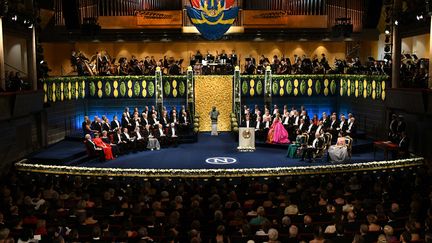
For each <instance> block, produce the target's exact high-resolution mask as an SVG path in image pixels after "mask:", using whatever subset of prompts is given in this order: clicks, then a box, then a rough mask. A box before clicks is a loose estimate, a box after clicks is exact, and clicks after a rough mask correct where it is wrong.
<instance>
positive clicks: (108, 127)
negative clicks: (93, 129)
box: [102, 117, 112, 132]
mask: <svg viewBox="0 0 432 243" xmlns="http://www.w3.org/2000/svg"><path fill="white" fill-rule="evenodd" d="M103 131H106V132H111V131H112V130H111V123H110V121H109V120H108V118H106V117H104V118H103V120H102V132H103Z"/></svg>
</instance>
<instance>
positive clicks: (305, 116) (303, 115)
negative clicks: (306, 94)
mask: <svg viewBox="0 0 432 243" xmlns="http://www.w3.org/2000/svg"><path fill="white" fill-rule="evenodd" d="M300 118H302V119H303V120H304V122H305V124H306V126H307V127H309V125H310V119H309V115H308V113H307V111H306V110H305V109H304V107H303V106H302V109H301V113H300Z"/></svg>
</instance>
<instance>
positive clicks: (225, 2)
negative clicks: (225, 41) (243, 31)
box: [186, 0, 239, 40]
mask: <svg viewBox="0 0 432 243" xmlns="http://www.w3.org/2000/svg"><path fill="white" fill-rule="evenodd" d="M233 5H234V0H191V7H189V6H187V7H186V8H187V14H188V16H189V18H190V20H191V22H192V24H193V25H194V26H195V27H196V28H197V29H198V31H199V32H200V33H201V35H202V36H203V37H204V38H205V39H208V40H218V39H220V38H222V36H223V35H224V34H225V33H226V32H227V31H228V29H229V28H230V27H231V25H232V24H233V23H234V21H235V19H236V18H237V15H238V12H239V8H238V7H234V6H233Z"/></svg>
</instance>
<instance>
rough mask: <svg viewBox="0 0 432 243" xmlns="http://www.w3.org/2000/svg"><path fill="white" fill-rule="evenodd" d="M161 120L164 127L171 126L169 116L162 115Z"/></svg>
mask: <svg viewBox="0 0 432 243" xmlns="http://www.w3.org/2000/svg"><path fill="white" fill-rule="evenodd" d="M160 122H161V124H162V127H163V128H167V127H169V124H170V121H169V119H168V117H165V118H163V117H162V118H161V121H160Z"/></svg>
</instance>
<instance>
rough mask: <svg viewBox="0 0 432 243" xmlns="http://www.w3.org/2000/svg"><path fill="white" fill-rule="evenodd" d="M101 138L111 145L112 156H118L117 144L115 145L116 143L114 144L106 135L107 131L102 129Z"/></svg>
mask: <svg viewBox="0 0 432 243" xmlns="http://www.w3.org/2000/svg"><path fill="white" fill-rule="evenodd" d="M101 139H102V142H104V143H106V144H109V145H110V146H111V151H112V153H113V155H114V157H118V156H119V154H120V149H119V146H117V144H114V143H112V142H111V139H110V138H109V137H108V132H107V131H102V137H101Z"/></svg>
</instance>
